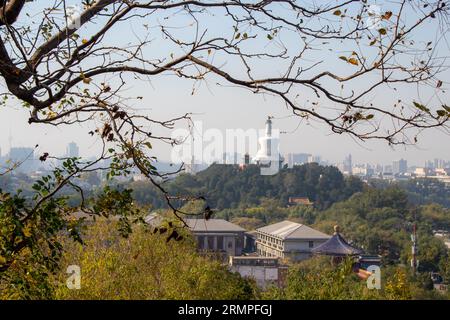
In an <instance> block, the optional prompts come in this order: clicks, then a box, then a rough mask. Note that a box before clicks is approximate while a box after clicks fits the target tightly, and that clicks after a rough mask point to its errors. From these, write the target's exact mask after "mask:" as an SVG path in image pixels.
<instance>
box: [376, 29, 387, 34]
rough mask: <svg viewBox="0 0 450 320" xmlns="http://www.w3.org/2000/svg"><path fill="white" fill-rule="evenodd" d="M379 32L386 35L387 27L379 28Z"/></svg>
mask: <svg viewBox="0 0 450 320" xmlns="http://www.w3.org/2000/svg"><path fill="white" fill-rule="evenodd" d="M378 32H379V33H380V34H382V35H385V34H386V33H387V32H386V29H385V28H381V29H378Z"/></svg>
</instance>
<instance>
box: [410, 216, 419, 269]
mask: <svg viewBox="0 0 450 320" xmlns="http://www.w3.org/2000/svg"><path fill="white" fill-rule="evenodd" d="M411 241H412V247H411V250H412V259H411V267H412V269H413V273H414V274H416V272H417V268H418V267H419V260H417V233H416V223H415V222H414V224H413V232H412V234H411Z"/></svg>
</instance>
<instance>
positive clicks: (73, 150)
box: [66, 142, 80, 158]
mask: <svg viewBox="0 0 450 320" xmlns="http://www.w3.org/2000/svg"><path fill="white" fill-rule="evenodd" d="M79 156H80V149H79V148H78V146H77V144H76V143H75V142H71V143H69V144H68V145H67V150H66V157H68V158H78V157H79Z"/></svg>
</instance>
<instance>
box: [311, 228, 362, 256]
mask: <svg viewBox="0 0 450 320" xmlns="http://www.w3.org/2000/svg"><path fill="white" fill-rule="evenodd" d="M311 252H312V253H317V254H324V255H330V256H351V255H357V254H361V253H363V251H362V250H360V249H358V248H355V247H352V246H351V245H349V244H348V243H347V241H345V239H344V238H343V237H342V236H341V235H340V234H339V233H335V234H334V235H333V236H332V237H331V238H330V239H329V240H328V241H326V242H324V243H322V244H321V245H319V246H317V247H315V248H313V249H311Z"/></svg>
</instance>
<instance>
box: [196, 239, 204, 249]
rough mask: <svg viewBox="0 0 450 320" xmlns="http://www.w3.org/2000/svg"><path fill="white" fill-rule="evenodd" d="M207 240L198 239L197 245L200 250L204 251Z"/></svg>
mask: <svg viewBox="0 0 450 320" xmlns="http://www.w3.org/2000/svg"><path fill="white" fill-rule="evenodd" d="M204 243H205V238H204V237H203V236H198V237H197V245H198V248H199V249H204Z"/></svg>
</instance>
